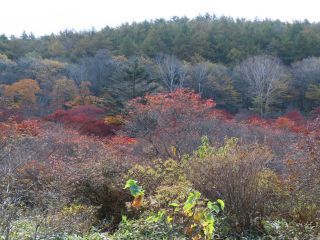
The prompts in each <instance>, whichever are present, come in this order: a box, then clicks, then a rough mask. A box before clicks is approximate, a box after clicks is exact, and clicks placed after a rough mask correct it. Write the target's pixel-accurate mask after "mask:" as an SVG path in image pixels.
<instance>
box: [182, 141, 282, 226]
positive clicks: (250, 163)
mask: <svg viewBox="0 0 320 240" xmlns="http://www.w3.org/2000/svg"><path fill="white" fill-rule="evenodd" d="M271 159H272V154H271V152H270V150H269V149H268V148H266V147H264V146H261V145H259V144H252V145H240V144H239V143H238V140H237V139H235V138H230V139H227V140H226V141H225V145H224V146H222V147H219V148H215V147H211V146H210V144H209V141H208V139H207V138H206V137H204V138H203V139H202V145H201V146H200V147H199V148H198V150H197V151H195V153H194V154H193V155H192V156H191V157H189V158H187V160H186V161H187V162H186V171H187V172H188V174H187V176H188V177H189V180H190V181H191V183H192V184H193V186H194V187H195V188H196V189H198V190H199V191H200V192H202V193H203V194H204V195H205V196H206V197H208V198H209V199H216V198H222V199H224V200H225V202H226V204H227V206H228V213H229V216H230V218H231V219H233V223H232V224H233V225H235V226H234V227H235V228H236V229H239V230H243V229H244V228H246V227H248V226H250V225H252V224H253V223H254V221H255V219H256V218H257V217H262V216H265V215H267V214H270V212H271V211H272V206H274V205H275V204H276V203H275V202H273V200H275V199H277V198H279V197H280V196H281V195H282V194H283V192H282V189H281V185H280V180H279V178H278V177H277V175H276V174H275V173H273V172H272V171H271V170H270V169H268V168H267V164H268V162H269V161H270V160H271Z"/></svg>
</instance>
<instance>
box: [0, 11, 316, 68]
mask: <svg viewBox="0 0 320 240" xmlns="http://www.w3.org/2000/svg"><path fill="white" fill-rule="evenodd" d="M99 49H109V50H110V52H111V53H112V54H113V55H125V56H127V57H129V56H132V55H146V56H149V57H154V56H155V55H156V54H157V53H160V52H161V53H165V54H172V55H175V56H177V57H178V58H179V59H181V60H186V61H191V60H192V59H193V58H195V57H199V56H200V57H202V58H204V59H206V60H209V61H212V62H216V63H223V64H234V63H237V62H239V61H242V60H244V59H245V58H247V57H248V56H251V55H260V54H270V55H276V56H278V57H279V58H280V59H281V60H282V61H283V62H284V63H286V64H290V63H292V62H295V61H298V60H301V59H303V58H306V57H308V56H320V25H319V23H310V22H308V21H304V22H298V21H297V22H293V23H285V22H280V21H278V20H277V21H273V20H263V21H258V20H255V21H249V20H245V19H233V18H229V17H220V18H218V17H216V16H214V15H209V14H207V15H203V16H198V17H197V18H195V19H188V18H186V17H182V18H179V17H174V18H172V19H171V20H164V19H157V20H154V21H144V22H141V23H133V24H123V25H121V26H120V27H117V28H110V27H105V28H104V29H102V30H101V31H95V30H91V31H84V32H74V31H69V30H66V31H64V32H60V33H59V34H57V35H54V34H51V35H47V36H43V37H40V38H36V37H35V36H34V35H33V34H27V33H23V34H22V36H21V37H20V38H16V37H11V38H10V39H9V38H8V37H6V36H4V35H2V36H1V37H0V51H1V52H2V53H4V54H6V55H7V56H8V57H9V58H10V59H18V58H20V57H23V56H25V55H30V54H31V55H37V56H41V57H42V58H57V59H60V60H61V59H63V60H68V61H75V62H77V61H78V60H79V58H82V57H89V56H91V57H92V56H94V55H95V54H96V52H97V50H99Z"/></svg>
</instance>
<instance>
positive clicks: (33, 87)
mask: <svg viewBox="0 0 320 240" xmlns="http://www.w3.org/2000/svg"><path fill="white" fill-rule="evenodd" d="M39 92H40V87H39V85H38V83H37V82H36V81H35V80H33V79H23V80H20V81H18V82H15V83H14V84H12V85H10V86H5V88H4V96H5V97H8V98H10V99H12V101H13V102H15V103H17V104H19V105H21V104H24V103H25V104H34V103H35V102H36V100H37V96H36V94H37V93H39Z"/></svg>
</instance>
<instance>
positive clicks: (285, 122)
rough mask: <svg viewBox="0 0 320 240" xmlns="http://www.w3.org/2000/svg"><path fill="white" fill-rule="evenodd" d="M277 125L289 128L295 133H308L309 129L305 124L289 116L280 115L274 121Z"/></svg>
mask: <svg viewBox="0 0 320 240" xmlns="http://www.w3.org/2000/svg"><path fill="white" fill-rule="evenodd" d="M274 125H275V127H277V128H280V129H284V130H289V131H292V132H295V133H304V134H307V133H308V130H307V128H306V127H304V126H303V125H299V124H298V123H297V122H295V121H293V120H291V119H289V118H288V117H279V118H277V119H276V121H275V123H274Z"/></svg>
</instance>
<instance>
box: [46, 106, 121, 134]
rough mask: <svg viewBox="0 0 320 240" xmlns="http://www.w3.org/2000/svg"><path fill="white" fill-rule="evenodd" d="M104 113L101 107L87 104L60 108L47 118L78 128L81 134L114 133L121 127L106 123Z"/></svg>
mask: <svg viewBox="0 0 320 240" xmlns="http://www.w3.org/2000/svg"><path fill="white" fill-rule="evenodd" d="M103 113H104V111H103V110H102V109H100V108H97V107H95V106H93V105H85V106H79V107H76V108H73V109H70V110H58V111H56V112H55V113H53V114H51V115H49V116H48V117H47V120H49V121H54V122H60V123H63V124H65V125H66V126H68V127H72V128H76V129H78V130H79V132H80V133H81V134H86V135H95V136H99V137H106V136H109V135H113V134H114V132H115V131H116V130H118V129H119V127H118V126H113V125H107V124H105V122H104V120H103V118H102V117H103Z"/></svg>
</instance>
